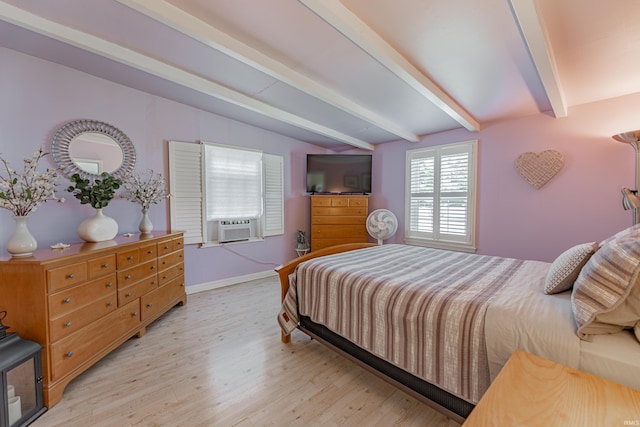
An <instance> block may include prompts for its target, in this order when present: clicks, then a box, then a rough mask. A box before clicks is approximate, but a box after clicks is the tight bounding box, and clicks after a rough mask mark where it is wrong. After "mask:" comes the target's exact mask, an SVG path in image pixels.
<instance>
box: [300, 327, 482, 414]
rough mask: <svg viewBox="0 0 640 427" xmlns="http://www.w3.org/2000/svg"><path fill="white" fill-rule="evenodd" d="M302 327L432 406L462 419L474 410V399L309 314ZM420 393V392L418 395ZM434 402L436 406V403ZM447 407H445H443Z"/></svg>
mask: <svg viewBox="0 0 640 427" xmlns="http://www.w3.org/2000/svg"><path fill="white" fill-rule="evenodd" d="M299 328H300V329H301V330H302V331H303V332H305V333H308V334H309V335H310V336H312V337H313V336H315V337H317V338H318V340H319V341H324V342H326V343H328V344H330V345H331V346H334V347H337V348H338V349H339V350H342V351H343V352H345V353H347V354H348V355H350V356H351V357H353V358H355V359H357V360H359V361H360V362H362V363H363V364H364V365H366V366H368V367H371V368H373V369H374V370H375V371H377V372H379V373H380V374H382V376H383V377H386V378H385V379H391V380H393V381H395V382H397V383H400V384H401V385H403V386H404V387H406V388H408V389H409V390H412V391H413V393H412V394H414V396H415V397H417V398H420V396H421V397H422V399H420V400H422V401H425V399H426V400H427V401H428V402H426V403H427V404H429V402H431V403H433V404H432V405H430V406H432V407H434V408H435V409H437V410H440V411H441V412H443V413H444V414H445V415H447V416H451V415H454V416H453V417H452V418H455V419H456V421H458V422H460V421H461V420H463V419H464V418H466V417H467V416H468V415H469V413H470V412H471V410H472V409H473V408H474V407H475V405H473V404H472V403H469V402H467V401H466V400H463V399H461V398H459V397H457V396H454V395H452V394H451V393H448V392H446V391H444V390H442V389H441V388H439V387H437V386H435V385H433V384H431V383H428V382H426V381H425V380H423V379H420V378H418V377H416V376H414V375H412V374H410V373H408V372H407V371H405V370H403V369H400V368H398V367H397V366H395V365H393V364H391V363H389V362H387V361H385V360H383V359H381V358H379V357H377V356H375V355H373V354H371V353H369V352H368V351H366V350H363V349H362V348H360V347H358V346H357V345H355V344H353V343H352V342H351V341H349V340H347V339H345V338H343V337H341V336H339V335H337V334H336V333H334V332H332V331H331V330H329V329H328V328H327V327H326V326H323V325H320V324H317V323H314V322H313V321H311V319H309V317H307V316H301V317H300V326H299ZM416 394H417V395H419V396H416ZM434 405H435V406H434ZM442 409H444V411H442Z"/></svg>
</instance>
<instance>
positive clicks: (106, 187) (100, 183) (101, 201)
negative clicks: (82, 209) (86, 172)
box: [67, 172, 122, 209]
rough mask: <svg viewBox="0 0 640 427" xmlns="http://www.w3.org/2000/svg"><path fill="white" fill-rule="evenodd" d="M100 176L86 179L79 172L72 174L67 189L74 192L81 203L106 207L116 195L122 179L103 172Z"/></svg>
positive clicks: (95, 206) (99, 207) (100, 207)
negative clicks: (70, 183)
mask: <svg viewBox="0 0 640 427" xmlns="http://www.w3.org/2000/svg"><path fill="white" fill-rule="evenodd" d="M100 178H101V179H99V178H95V179H84V178H82V177H81V176H80V175H79V174H77V173H74V174H73V175H71V178H70V180H71V182H72V183H73V184H74V185H70V186H69V187H68V188H67V191H68V192H70V193H73V196H74V197H75V198H76V199H78V200H80V204H81V205H84V204H87V203H88V204H90V205H91V206H93V207H94V208H95V209H102V208H106V207H107V205H109V202H110V201H111V199H113V197H114V196H115V192H116V190H117V189H118V188H120V186H121V185H122V180H121V179H119V178H116V177H114V176H113V175H110V174H109V173H107V172H102V173H101V174H100Z"/></svg>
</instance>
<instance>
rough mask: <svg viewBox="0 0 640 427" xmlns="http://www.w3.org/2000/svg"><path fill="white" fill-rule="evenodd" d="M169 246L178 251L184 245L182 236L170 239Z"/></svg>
mask: <svg viewBox="0 0 640 427" xmlns="http://www.w3.org/2000/svg"><path fill="white" fill-rule="evenodd" d="M171 246H172V247H173V250H174V251H179V250H180V249H182V248H183V247H184V238H182V237H176V238H175V239H171Z"/></svg>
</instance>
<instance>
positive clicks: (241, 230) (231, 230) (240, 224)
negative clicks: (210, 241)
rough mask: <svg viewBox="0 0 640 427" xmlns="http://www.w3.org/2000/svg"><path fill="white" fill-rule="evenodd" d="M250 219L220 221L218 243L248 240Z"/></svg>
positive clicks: (249, 236)
mask: <svg viewBox="0 0 640 427" xmlns="http://www.w3.org/2000/svg"><path fill="white" fill-rule="evenodd" d="M251 228H252V227H251V220H250V219H221V220H220V221H218V241H219V242H220V243H229V242H240V241H243V240H249V239H250V238H251V237H252V236H251Z"/></svg>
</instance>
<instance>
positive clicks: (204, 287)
mask: <svg viewBox="0 0 640 427" xmlns="http://www.w3.org/2000/svg"><path fill="white" fill-rule="evenodd" d="M273 276H277V273H276V272H275V271H274V270H267V271H262V272H260V273H252V274H247V275H245V276H236V277H230V278H228V279H222V280H216V281H215V282H207V283H199V284H197V285H189V286H187V287H186V289H185V290H186V292H187V295H190V294H196V293H198V292H204V291H210V290H212V289H218V288H224V287H225V286H232V285H237V284H239V283H244V282H250V281H251V280H258V279H266V278H268V277H273Z"/></svg>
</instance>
